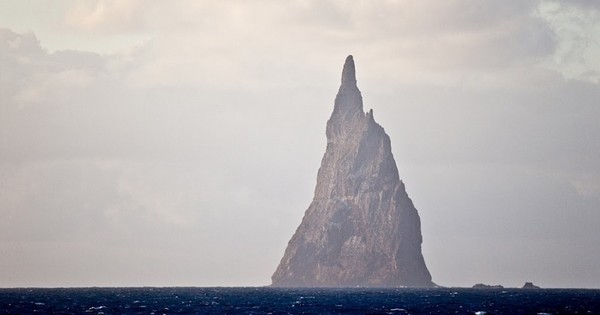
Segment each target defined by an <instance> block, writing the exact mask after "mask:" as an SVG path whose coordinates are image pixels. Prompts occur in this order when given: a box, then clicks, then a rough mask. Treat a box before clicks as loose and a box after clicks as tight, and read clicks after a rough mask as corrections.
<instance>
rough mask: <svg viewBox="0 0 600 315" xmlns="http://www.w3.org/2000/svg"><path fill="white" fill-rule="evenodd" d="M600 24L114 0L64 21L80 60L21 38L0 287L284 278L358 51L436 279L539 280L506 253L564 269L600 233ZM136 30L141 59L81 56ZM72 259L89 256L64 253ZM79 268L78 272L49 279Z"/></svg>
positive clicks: (10, 91) (566, 7) (7, 133)
mask: <svg viewBox="0 0 600 315" xmlns="http://www.w3.org/2000/svg"><path fill="white" fill-rule="evenodd" d="M582 3H583V2H582ZM584 5H588V6H593V5H591V4H589V3H585V4H584ZM556 8H560V10H557V9H556ZM596 12H597V11H593V12H587V11H582V9H581V6H579V5H576V4H575V2H560V3H558V4H556V3H554V2H553V3H550V2H537V1H505V2H502V4H499V3H492V2H485V3H482V2H473V1H458V0H456V1H447V2H443V3H440V2H433V1H419V2H414V1H381V2H344V1H294V2H285V3H284V2H276V1H257V2H252V3H247V2H243V1H230V2H197V1H190V2H186V1H180V2H176V3H167V2H162V1H144V2H141V1H130V2H127V3H121V2H117V1H94V2H83V3H77V4H75V6H74V7H72V8H71V10H70V11H68V12H65V25H64V26H61V27H66V29H63V28H60V29H61V32H62V31H64V32H65V33H69V34H71V35H72V34H78V35H77V36H80V37H79V38H80V42H77V41H74V42H72V43H71V45H73V46H72V47H70V48H71V49H70V50H58V51H53V52H50V51H49V50H47V49H45V43H44V41H42V43H40V40H39V39H38V38H37V37H36V35H35V34H34V33H31V32H29V33H17V32H14V31H12V30H10V29H0V56H1V58H0V69H1V72H0V81H1V83H2V84H0V98H1V100H2V102H0V111H1V114H2V115H1V116H0V175H1V176H0V178H2V180H1V181H0V186H1V188H2V189H0V205H2V206H0V212H1V214H2V217H3V218H5V219H4V220H3V222H2V223H0V225H1V227H2V229H0V233H1V234H2V239H3V240H4V241H2V242H0V249H1V250H2V252H3V253H6V255H5V257H10V258H5V259H4V260H3V259H2V258H0V264H1V266H2V268H0V273H2V271H4V273H2V276H0V279H12V280H10V281H9V280H6V281H8V282H4V284H2V283H0V285H4V286H6V285H12V284H15V285H61V284H63V283H67V284H73V285H92V284H103V283H104V284H106V285H119V284H120V285H133V284H136V285H148V284H154V285H173V284H181V285H185V284H188V285H248V284H266V283H267V282H268V279H269V276H270V273H271V272H272V271H273V270H274V268H275V266H276V264H277V262H278V260H279V258H280V255H281V254H282V253H283V249H284V247H285V244H286V242H287V240H288V238H289V237H290V236H291V233H292V232H293V230H294V229H295V228H296V227H297V224H298V223H299V222H300V219H301V216H302V213H303V211H304V209H305V208H306V207H307V206H308V203H309V202H310V198H311V197H312V189H313V188H314V180H315V176H316V171H317V169H318V166H319V162H320V158H321V155H322V153H323V150H324V147H325V139H324V129H325V121H326V120H327V118H328V115H329V114H330V113H331V109H332V105H333V98H334V96H335V91H336V90H337V88H338V84H339V75H340V70H341V66H342V63H343V60H344V58H345V56H346V55H347V54H350V53H352V54H353V55H354V56H355V60H356V62H357V75H358V80H359V87H360V89H361V91H362V93H363V97H364V101H365V107H366V108H373V109H374V110H375V117H376V119H377V121H378V122H380V123H381V124H382V125H383V126H384V127H385V128H386V131H387V132H388V134H389V135H390V137H391V139H392V147H393V150H394V153H395V154H394V156H395V158H396V161H397V162H398V167H399V169H400V173H401V177H402V178H403V180H404V181H405V183H406V185H407V188H408V192H409V195H410V196H411V198H412V199H413V201H414V202H415V204H416V205H417V207H418V209H419V210H420V213H421V216H422V219H423V220H422V222H423V232H424V240H425V243H424V246H425V250H426V260H427V262H428V264H429V265H430V268H431V271H432V274H433V275H434V280H435V281H437V282H439V283H440V284H442V285H446V284H447V285H472V284H473V283H470V282H469V281H472V282H474V281H478V280H477V279H474V278H472V274H471V273H470V272H471V271H472V270H478V273H477V275H478V276H479V275H481V276H482V277H488V278H486V279H489V281H488V282H493V283H501V282H502V279H508V280H506V281H508V282H509V283H510V284H511V285H521V284H522V283H520V282H521V280H520V279H518V278H519V277H521V276H526V275H527V272H530V271H531V268H530V269H527V268H525V269H523V270H521V271H520V272H521V273H519V274H518V275H515V273H514V272H512V271H511V270H504V269H505V268H504V267H503V266H506V264H508V263H510V262H507V260H506V259H505V258H506V257H509V258H510V257H520V258H519V259H522V260H521V262H522V263H523V264H526V263H530V264H532V265H536V266H539V265H543V263H544V261H543V260H548V259H550V260H552V264H551V265H552V266H553V268H556V270H563V269H564V268H565V265H564V264H565V263H561V261H564V262H573V261H572V258H570V257H568V254H577V255H580V254H582V253H583V252H585V250H586V249H590V248H592V249H595V248H597V244H596V243H597V242H596V243H595V241H594V240H597V239H599V238H598V237H597V232H596V231H595V230H594V229H593V228H592V224H591V223H590V222H596V221H598V220H599V219H600V218H598V215H599V214H598V211H597V209H598V205H599V204H600V198H599V194H600V192H599V190H598V183H599V180H598V179H599V178H600V169H599V168H598V163H596V160H597V156H599V155H600V142H599V138H598V137H597V136H596V135H598V134H600V130H599V129H598V128H600V127H599V126H598V124H597V122H598V119H599V117H600V112H599V107H598V106H597V100H598V99H600V95H598V93H599V92H598V91H599V89H598V82H597V81H595V79H594V78H595V76H594V73H595V71H597V69H596V68H595V62H596V59H595V58H592V57H591V56H592V55H591V54H590V53H591V52H593V51H594V50H593V49H595V48H593V47H595V46H594V45H593V42H594V41H595V38H596V36H597V35H596V33H595V27H596V26H595V25H596V24H597V23H596V22H597V19H598V18H597V16H596V14H597V13H596ZM49 29H52V28H49ZM61 34H62V33H61ZM40 36H41V35H40ZM140 36H141V37H144V38H145V39H144V40H143V41H141V42H140V41H138V40H137V39H139V38H141V37H140ZM145 36H146V37H145ZM115 37H120V38H124V39H127V40H125V43H126V45H124V46H120V47H121V48H123V47H125V48H123V49H119V50H115V51H114V52H112V53H108V54H107V53H97V52H89V51H82V50H81V49H78V45H79V44H81V45H84V44H85V43H88V42H94V43H95V44H96V45H98V46H99V47H100V46H105V45H110V43H112V42H111V41H112V38H115ZM40 38H41V37H40ZM82 38H85V39H82ZM131 38H137V39H136V40H130V39H131ZM448 239H452V240H454V241H455V242H456V244H455V246H453V247H452V248H455V249H456V250H455V251H449V250H448V246H447V245H448ZM548 239H553V240H555V241H556V244H563V245H564V244H572V243H577V244H583V245H581V247H580V248H577V249H573V250H572V251H570V252H563V251H561V250H562V249H561V247H560V246H558V245H557V246H556V247H553V246H552V245H549V244H548V242H547V240H548ZM564 246H566V245H564ZM496 247H497V248H498V252H497V253H496V254H494V255H492V256H488V254H490V250H489V249H490V248H496ZM569 248H571V247H569ZM542 249H543V250H542ZM591 251H592V250H590V252H591ZM69 252H75V253H77V254H79V256H78V257H81V258H80V259H78V260H75V261H74V262H65V261H61V259H60V258H58V257H59V254H56V253H61V254H67V253H69ZM532 252H534V253H537V254H539V257H529V256H527V255H526V254H527V253H530V254H531V253H532ZM466 253H468V254H469V255H470V256H472V257H493V258H494V259H492V258H489V259H488V260H486V264H482V263H481V261H480V260H477V259H471V260H468V261H467V262H465V259H464V257H465V255H466ZM557 253H559V254H557ZM36 255H40V257H44V259H40V260H34V259H28V258H31V257H36ZM523 255H525V256H523ZM557 255H562V256H560V257H561V259H562V260H561V259H558V258H556V257H557ZM530 256H536V255H530ZM90 257H92V258H94V259H88V258H90ZM119 257H124V258H119ZM523 257H525V258H523ZM578 257H579V256H578ZM26 258H27V261H32V263H31V266H29V267H27V268H29V269H27V268H25V267H23V266H21V265H22V264H20V261H23V259H26ZM121 259H123V260H124V261H128V262H131V263H123V261H121ZM598 259H600V257H597V255H589V256H588V257H587V260H586V261H585V262H580V264H581V265H582V270H590V269H591V268H592V267H589V266H597V265H598V263H600V262H599V261H598ZM38 261H39V262H38ZM47 261H51V262H52V263H50V264H49V265H45V264H46V262H47ZM148 261H155V262H156V264H148ZM174 263H178V264H179V265H178V267H176V268H174V267H173V266H174V265H173V264H174ZM141 265H144V266H145V267H144V268H140V266H141ZM61 266H62V267H61ZM64 266H69V268H67V269H69V270H78V271H77V272H74V273H62V274H61V273H56V275H55V273H53V272H49V270H62V269H61V268H66V267H64ZM586 266H587V267H586ZM561 268H563V269H561ZM594 268H595V267H594ZM174 269H178V270H179V271H178V272H176V273H174V272H173V270H174ZM32 270H33V271H32ZM85 270H95V271H97V273H96V274H97V275H99V276H98V277H93V276H91V275H89V273H86V272H85ZM456 270H459V271H460V272H458V273H456V272H454V271H456ZM497 270H504V271H497ZM536 272H537V271H536ZM15 274H17V275H19V276H14V275H15ZM191 275H192V276H191ZM536 276H539V279H540V280H541V281H538V278H536V279H532V280H534V281H535V282H536V283H541V284H542V285H544V286H552V285H554V286H561V285H577V283H579V285H585V286H597V283H598V278H597V277H596V274H594V273H593V272H590V277H589V279H584V278H582V277H581V275H573V274H571V276H573V278H568V276H566V275H565V276H564V277H563V276H556V274H555V272H552V271H551V270H550V271H546V272H539V274H538V273H536ZM67 278H68V279H67ZM575 278H576V279H578V280H577V281H574V280H572V279H575ZM582 279H583V280H582ZM11 281H12V282H11ZM103 281H105V282H103ZM544 281H547V282H546V283H544ZM513 282H514V283H513ZM505 284H506V283H505Z"/></svg>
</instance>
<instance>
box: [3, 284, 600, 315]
mask: <svg viewBox="0 0 600 315" xmlns="http://www.w3.org/2000/svg"><path fill="white" fill-rule="evenodd" d="M33 313H36V314H600V290H579V289H577V290H574V289H568V290H563V289H542V290H523V289H505V290H476V289H358V288H357V289H277V288H65V289H26V288H24V289H0V314H33Z"/></svg>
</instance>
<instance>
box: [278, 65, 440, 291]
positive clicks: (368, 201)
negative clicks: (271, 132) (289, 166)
mask: <svg viewBox="0 0 600 315" xmlns="http://www.w3.org/2000/svg"><path fill="white" fill-rule="evenodd" d="M326 135H327V149H326V151H325V155H324V156H323V160H322V161H321V167H320V169H319V172H318V175H317V186H316V188H315V194H314V198H313V200H312V202H311V204H310V206H309V207H308V209H307V210H306V212H305V214H304V218H303V219H302V223H301V224H300V226H299V227H298V229H297V230H296V232H295V233H294V235H293V236H292V239H291V240H290V241H289V243H288V246H287V248H286V250H285V254H284V256H283V258H282V259H281V262H280V264H279V266H278V267H277V270H276V271H275V273H274V274H273V276H272V285H273V286H280V287H355V286H362V287H403V286H406V287H433V286H435V284H434V283H433V282H432V281H431V275H430V273H429V271H428V270H427V267H426V266H425V261H424V259H423V255H422V253H421V243H422V237H421V222H420V218H419V214H418V213H417V210H416V209H415V207H414V205H413V203H412V201H411V199H410V198H409V197H408V195H407V193H406V190H405V186H404V183H403V182H402V181H401V180H400V178H399V176H398V169H397V167H396V162H395V161H394V157H393V156H392V151H391V145H390V138H389V137H388V135H387V134H386V133H385V131H384V129H383V128H382V127H381V126H380V125H379V124H378V123H377V122H375V119H374V117H373V110H370V111H369V112H368V113H365V112H364V111H363V102H362V96H361V93H360V91H359V90H358V87H357V85H356V75H355V67H354V60H353V58H352V56H348V58H347V59H346V62H345V64H344V69H343V72H342V84H341V86H340V89H339V91H338V94H337V96H336V98H335V105H334V109H333V113H332V114H331V118H330V119H329V121H328V122H327V129H326Z"/></svg>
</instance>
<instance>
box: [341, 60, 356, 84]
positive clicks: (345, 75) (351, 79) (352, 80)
mask: <svg viewBox="0 0 600 315" xmlns="http://www.w3.org/2000/svg"><path fill="white" fill-rule="evenodd" d="M342 87H356V69H355V68H354V58H353V57H352V55H349V56H348V57H346V62H344V70H342Z"/></svg>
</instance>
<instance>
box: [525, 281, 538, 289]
mask: <svg viewBox="0 0 600 315" xmlns="http://www.w3.org/2000/svg"><path fill="white" fill-rule="evenodd" d="M523 289H540V287H538V286H537V285H534V284H533V282H525V284H524V285H523Z"/></svg>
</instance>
